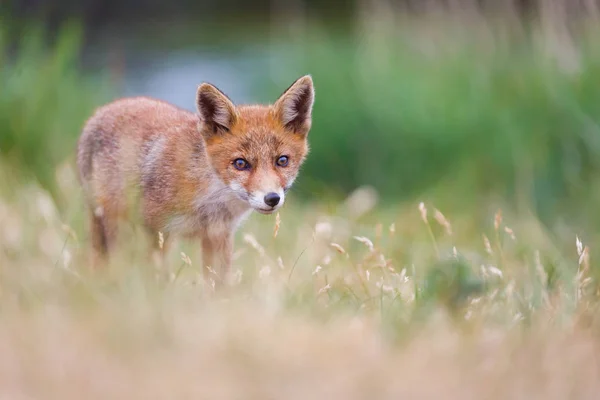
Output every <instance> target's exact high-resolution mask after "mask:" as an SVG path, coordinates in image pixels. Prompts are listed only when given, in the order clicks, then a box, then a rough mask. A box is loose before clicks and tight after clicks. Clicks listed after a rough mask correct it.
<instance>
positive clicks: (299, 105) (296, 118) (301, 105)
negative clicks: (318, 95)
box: [274, 75, 315, 135]
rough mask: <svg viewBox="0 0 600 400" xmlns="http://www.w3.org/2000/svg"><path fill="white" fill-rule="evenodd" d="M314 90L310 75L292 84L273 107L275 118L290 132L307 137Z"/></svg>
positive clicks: (310, 121)
mask: <svg viewBox="0 0 600 400" xmlns="http://www.w3.org/2000/svg"><path fill="white" fill-rule="evenodd" d="M314 101H315V89H314V87H313V81H312V78H311V76H310V75H305V76H303V77H301V78H300V79H298V80H297V81H296V82H294V83H293V84H292V85H291V86H290V87H289V88H288V89H287V90H286V91H285V92H284V93H283V94H282V95H281V96H280V97H279V99H277V101H276V102H275V105H274V109H275V113H276V114H277V117H278V118H279V120H280V121H281V123H282V124H283V126H285V127H286V128H287V129H289V130H290V131H292V132H295V133H298V134H301V135H307V134H308V131H309V130H310V126H311V123H312V108H313V103H314Z"/></svg>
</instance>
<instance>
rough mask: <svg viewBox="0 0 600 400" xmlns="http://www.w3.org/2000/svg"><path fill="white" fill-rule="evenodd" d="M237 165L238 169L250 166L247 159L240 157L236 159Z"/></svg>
mask: <svg viewBox="0 0 600 400" xmlns="http://www.w3.org/2000/svg"><path fill="white" fill-rule="evenodd" d="M234 163H235V167H236V168H237V169H245V168H247V167H248V163H247V162H246V160H243V159H241V158H238V159H237V160H235V162H234Z"/></svg>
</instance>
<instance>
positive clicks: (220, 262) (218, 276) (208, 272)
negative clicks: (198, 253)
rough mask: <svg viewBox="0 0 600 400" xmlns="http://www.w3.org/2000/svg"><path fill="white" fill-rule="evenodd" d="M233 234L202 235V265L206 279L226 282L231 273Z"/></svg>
mask: <svg viewBox="0 0 600 400" xmlns="http://www.w3.org/2000/svg"><path fill="white" fill-rule="evenodd" d="M232 253H233V235H231V234H225V235H204V236H203V237H202V264H203V265H202V266H203V272H204V279H205V280H206V281H208V282H210V280H211V279H213V280H214V281H215V282H216V283H221V284H225V283H228V282H229V277H230V276H229V275H230V273H231V257H232Z"/></svg>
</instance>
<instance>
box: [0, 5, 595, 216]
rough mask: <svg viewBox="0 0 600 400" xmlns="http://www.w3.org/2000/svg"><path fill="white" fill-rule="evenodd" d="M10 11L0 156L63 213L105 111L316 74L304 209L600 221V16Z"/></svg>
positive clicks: (247, 97) (473, 9)
mask: <svg viewBox="0 0 600 400" xmlns="http://www.w3.org/2000/svg"><path fill="white" fill-rule="evenodd" d="M0 12H1V16H2V20H1V23H0V68H1V69H0V79H1V82H2V90H1V91H0V157H2V163H3V167H4V168H14V174H13V173H12V172H11V175H12V176H15V174H16V175H18V176H20V177H22V178H26V179H31V178H33V179H36V180H39V181H40V182H42V184H43V185H44V186H45V187H47V188H48V190H50V191H52V192H53V194H54V195H55V196H58V197H60V193H59V191H57V190H55V188H54V186H53V185H54V183H53V181H54V180H55V167H56V166H58V165H60V163H62V162H65V161H67V160H71V161H72V159H73V154H74V148H75V141H76V139H77V136H78V134H79V133H80V129H81V126H82V125H83V122H84V121H85V119H86V118H87V117H88V116H89V114H90V113H91V111H92V110H93V108H94V107H96V106H98V105H100V104H102V103H104V102H106V101H109V100H111V99H114V98H116V97H118V96H124V95H149V96H156V97H159V98H161V99H164V100H167V101H170V102H173V103H174V104H176V105H178V106H181V107H184V108H187V109H190V110H194V92H195V89H196V87H197V85H198V84H199V83H200V82H202V81H209V82H211V83H213V84H215V85H217V86H218V87H220V88H221V89H222V90H223V91H224V92H226V93H227V94H228V95H229V96H230V97H231V98H232V99H233V100H234V101H235V102H238V103H241V102H265V101H273V100H274V99H275V98H276V96H278V95H279V94H280V93H281V91H282V90H284V89H285V88H286V87H287V86H288V85H289V83H290V82H292V81H293V80H294V79H296V78H297V77H298V76H300V75H302V74H306V73H310V74H312V75H313V78H314V81H315V85H316V91H317V98H316V103H315V110H314V128H313V130H312V133H311V146H312V152H311V155H310V157H309V159H308V161H307V163H306V165H305V168H304V170H303V172H302V174H301V177H300V179H299V181H298V184H297V186H296V188H295V193H296V194H297V196H299V198H304V199H307V200H319V201H333V202H335V201H337V200H338V199H340V198H343V196H345V195H347V194H348V193H350V192H351V191H352V190H354V189H356V188H357V187H360V186H363V185H369V186H372V187H373V188H375V189H376V191H377V193H378V195H379V197H380V199H381V201H382V204H397V203H398V202H406V201H412V202H414V201H417V200H418V199H424V198H425V199H429V200H431V201H433V202H435V203H436V204H442V205H443V206H444V207H445V209H446V210H448V211H449V212H460V211H465V212H469V213H473V215H480V214H481V215H484V216H485V217H486V218H487V217H488V216H489V213H490V208H494V207H496V206H497V205H498V204H500V203H502V204H503V205H504V207H512V208H514V209H517V210H519V211H520V212H527V213H532V214H533V215H535V216H536V217H538V218H540V219H541V220H542V221H543V222H544V223H547V224H551V223H555V222H556V221H557V220H558V219H560V220H563V221H570V223H573V225H577V226H579V227H581V228H584V227H588V228H593V226H594V225H593V224H594V223H597V222H598V218H599V217H600V213H598V211H597V210H598V207H596V204H598V201H599V200H600V190H599V189H600V185H599V178H598V176H599V175H598V172H599V171H600V157H598V156H599V155H600V130H599V126H598V121H599V119H600V101H599V100H600V91H599V90H598V87H599V84H598V83H599V81H600V78H599V76H600V75H599V74H598V72H600V66H599V61H600V50H599V49H598V47H597V46H596V45H595V43H596V42H595V40H596V35H597V33H598V28H597V24H596V22H597V16H598V9H597V4H596V3H595V2H594V1H585V0H580V1H575V0H573V1H571V0H493V1H492V0H448V1H442V0H439V1H436V0H398V1H386V0H353V1H341V2H338V3H333V2H326V1H318V0H312V1H310V0H289V1H287V0H286V1H283V0H270V1H268V0H262V1H242V0H220V1H209V0H193V1H190V0H172V1H157V0H118V1H117V0H102V1H100V0H85V1H82V0H55V1H51V2H49V1H44V0H4V1H2V2H1V5H0ZM59 201H62V202H63V204H65V203H64V199H62V200H59ZM299 201H300V200H299ZM490 204H493V206H490ZM559 216H560V217H559Z"/></svg>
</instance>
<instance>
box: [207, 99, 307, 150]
mask: <svg viewBox="0 0 600 400" xmlns="http://www.w3.org/2000/svg"><path fill="white" fill-rule="evenodd" d="M207 145H208V147H209V148H211V147H212V148H213V149H214V150H217V149H222V150H227V151H228V152H229V153H230V155H231V156H232V157H235V156H240V157H242V156H245V157H254V158H255V159H260V158H264V157H267V156H272V155H274V154H276V153H283V152H292V153H294V154H295V155H301V156H304V153H306V151H307V150H308V148H307V143H306V138H305V136H303V135H299V134H295V133H293V132H290V131H288V130H286V129H285V128H284V127H283V125H282V124H281V123H280V122H279V120H278V118H276V116H275V115H274V114H273V111H272V109H271V107H268V106H238V107H237V110H236V119H235V123H234V124H233V125H232V126H231V127H230V129H229V132H226V133H223V134H221V135H216V136H213V137H211V138H210V139H209V140H208V141H207Z"/></svg>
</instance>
